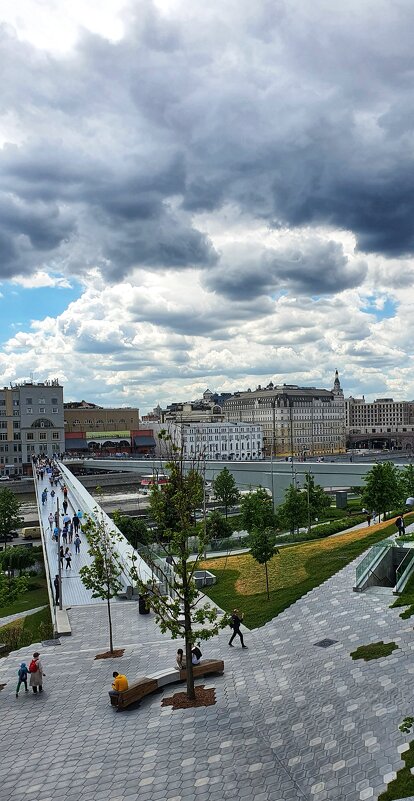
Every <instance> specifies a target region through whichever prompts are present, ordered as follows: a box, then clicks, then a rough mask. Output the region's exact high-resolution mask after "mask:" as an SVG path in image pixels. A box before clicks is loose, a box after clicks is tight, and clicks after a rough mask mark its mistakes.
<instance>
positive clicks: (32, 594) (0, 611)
mask: <svg viewBox="0 0 414 801" xmlns="http://www.w3.org/2000/svg"><path fill="white" fill-rule="evenodd" d="M48 603H49V598H48V594H47V586H46V579H45V578H42V577H41V576H39V577H37V576H36V578H31V579H30V584H29V589H28V591H27V592H25V593H24V595H22V596H21V598H18V599H17V601H15V602H14V603H13V604H9V605H8V606H0V617H7V616H8V615H15V614H17V612H25V611H26V610H27V609H35V608H36V607H37V606H44V605H45V604H48Z"/></svg>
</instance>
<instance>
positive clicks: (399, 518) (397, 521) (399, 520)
mask: <svg viewBox="0 0 414 801" xmlns="http://www.w3.org/2000/svg"><path fill="white" fill-rule="evenodd" d="M395 525H396V526H397V528H401V526H402V520H401V517H397V519H396V521H395Z"/></svg>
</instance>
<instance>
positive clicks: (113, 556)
mask: <svg viewBox="0 0 414 801" xmlns="http://www.w3.org/2000/svg"><path fill="white" fill-rule="evenodd" d="M82 532H83V534H84V535H85V537H86V540H87V542H88V553H89V556H90V557H91V564H90V565H84V566H83V567H81V569H80V570H79V575H80V577H81V579H82V582H83V584H84V585H85V587H86V589H88V590H92V598H101V599H102V600H103V601H106V605H107V611H108V624H109V650H110V652H111V653H113V650H114V644H113V636H112V616H111V599H112V598H114V597H115V596H116V595H118V593H119V592H120V591H121V590H122V589H123V585H122V582H121V575H122V565H121V561H120V558H119V555H118V552H117V550H116V535H115V534H114V532H113V531H111V530H110V528H109V527H108V523H107V521H106V520H105V517H104V513H103V512H102V510H99V509H98V508H95V509H94V513H93V517H89V516H88V517H86V519H85V522H83V524H82Z"/></svg>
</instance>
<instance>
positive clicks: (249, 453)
mask: <svg viewBox="0 0 414 801" xmlns="http://www.w3.org/2000/svg"><path fill="white" fill-rule="evenodd" d="M181 437H182V447H183V455H184V456H185V458H186V459H196V458H205V459H207V460H213V459H229V460H234V461H239V460H253V459H254V460H256V459H261V458H262V457H263V433H262V429H261V426H259V425H249V424H248V423H220V422H214V423H193V424H190V425H183V426H182V429H181Z"/></svg>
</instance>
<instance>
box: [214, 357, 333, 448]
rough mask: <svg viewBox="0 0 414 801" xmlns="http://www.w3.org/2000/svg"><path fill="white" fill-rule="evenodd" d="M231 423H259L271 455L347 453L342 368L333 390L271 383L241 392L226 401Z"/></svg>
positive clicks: (264, 445)
mask: <svg viewBox="0 0 414 801" xmlns="http://www.w3.org/2000/svg"><path fill="white" fill-rule="evenodd" d="M224 412H225V415H226V420H228V421H229V422H233V423H236V422H240V423H250V424H258V425H260V426H261V428H262V430H263V449H264V453H265V455H267V456H270V455H272V454H273V455H274V456H288V455H291V456H296V457H298V458H304V459H306V458H307V457H312V456H319V455H325V454H334V453H343V452H344V451H345V449H346V442H345V403H344V395H343V391H342V389H341V385H340V381H339V376H338V371H336V373H335V380H334V385H333V388H332V390H326V389H316V388H314V387H297V386H294V385H286V384H283V386H274V385H273V384H272V383H270V384H269V385H268V386H267V387H265V388H264V389H262V388H261V387H258V388H257V390H255V391H253V392H252V391H250V390H248V391H247V392H237V393H236V394H235V395H232V396H231V398H229V399H228V400H227V401H226V402H225V404H224Z"/></svg>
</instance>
